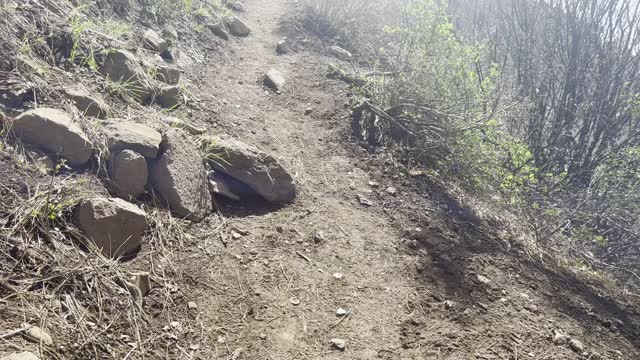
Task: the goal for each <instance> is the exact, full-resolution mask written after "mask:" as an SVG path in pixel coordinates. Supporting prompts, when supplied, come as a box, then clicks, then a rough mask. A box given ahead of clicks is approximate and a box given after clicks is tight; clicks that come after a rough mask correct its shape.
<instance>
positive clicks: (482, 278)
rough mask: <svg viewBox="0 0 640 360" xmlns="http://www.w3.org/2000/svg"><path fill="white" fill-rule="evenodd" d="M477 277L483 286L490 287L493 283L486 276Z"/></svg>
mask: <svg viewBox="0 0 640 360" xmlns="http://www.w3.org/2000/svg"><path fill="white" fill-rule="evenodd" d="M476 277H477V279H478V281H480V282H481V283H482V284H485V285H488V284H490V283H491V280H489V278H488V277H486V276H483V275H480V274H478V275H477V276H476Z"/></svg>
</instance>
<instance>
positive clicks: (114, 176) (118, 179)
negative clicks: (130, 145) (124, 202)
mask: <svg viewBox="0 0 640 360" xmlns="http://www.w3.org/2000/svg"><path fill="white" fill-rule="evenodd" d="M110 175H111V183H112V184H113V188H114V190H115V192H116V194H117V195H118V196H119V197H121V198H123V199H130V198H134V199H135V198H137V197H138V196H140V195H142V194H144V193H145V186H146V185H147V180H148V178H149V170H148V167H147V160H145V158H144V156H142V155H140V154H138V153H137V152H135V151H132V150H123V151H121V152H119V153H118V154H116V155H115V156H114V157H113V159H112V160H111V164H110Z"/></svg>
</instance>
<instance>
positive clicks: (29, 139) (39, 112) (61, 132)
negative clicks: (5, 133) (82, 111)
mask: <svg viewBox="0 0 640 360" xmlns="http://www.w3.org/2000/svg"><path fill="white" fill-rule="evenodd" d="M13 131H14V132H15V134H16V136H17V137H19V138H20V139H21V140H22V141H24V142H25V143H27V144H31V145H35V146H38V147H40V148H42V149H44V150H46V151H48V152H50V153H54V154H59V155H60V156H62V157H64V158H65V159H67V161H68V163H69V165H70V166H74V167H79V166H83V165H85V164H86V163H87V162H88V161H89V158H90V157H91V155H92V154H93V147H92V145H91V142H90V141H89V138H88V137H87V136H86V135H85V133H84V132H83V131H82V129H80V127H79V126H78V125H76V124H74V123H73V121H72V120H71V117H70V116H69V115H68V114H67V113H64V112H62V111H59V110H55V109H49V108H39V109H36V110H31V111H27V112H25V113H23V114H22V115H20V116H18V117H17V118H16V119H15V120H14V122H13Z"/></svg>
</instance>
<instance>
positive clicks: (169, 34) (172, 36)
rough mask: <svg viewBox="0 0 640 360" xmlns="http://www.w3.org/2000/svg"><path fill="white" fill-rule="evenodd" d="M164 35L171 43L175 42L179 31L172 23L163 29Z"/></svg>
mask: <svg viewBox="0 0 640 360" xmlns="http://www.w3.org/2000/svg"><path fill="white" fill-rule="evenodd" d="M162 37H164V38H165V40H166V41H167V42H168V43H169V45H172V44H174V43H175V42H176V41H177V40H178V37H179V35H178V31H177V30H176V28H174V27H173V26H171V25H167V26H166V27H165V28H164V29H162Z"/></svg>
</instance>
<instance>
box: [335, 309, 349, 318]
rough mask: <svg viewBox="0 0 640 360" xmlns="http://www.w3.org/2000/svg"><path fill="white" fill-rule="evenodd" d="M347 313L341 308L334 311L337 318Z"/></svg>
mask: <svg viewBox="0 0 640 360" xmlns="http://www.w3.org/2000/svg"><path fill="white" fill-rule="evenodd" d="M348 313H349V312H348V311H347V310H345V309H343V308H338V310H336V315H337V316H345V315H347V314H348Z"/></svg>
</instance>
